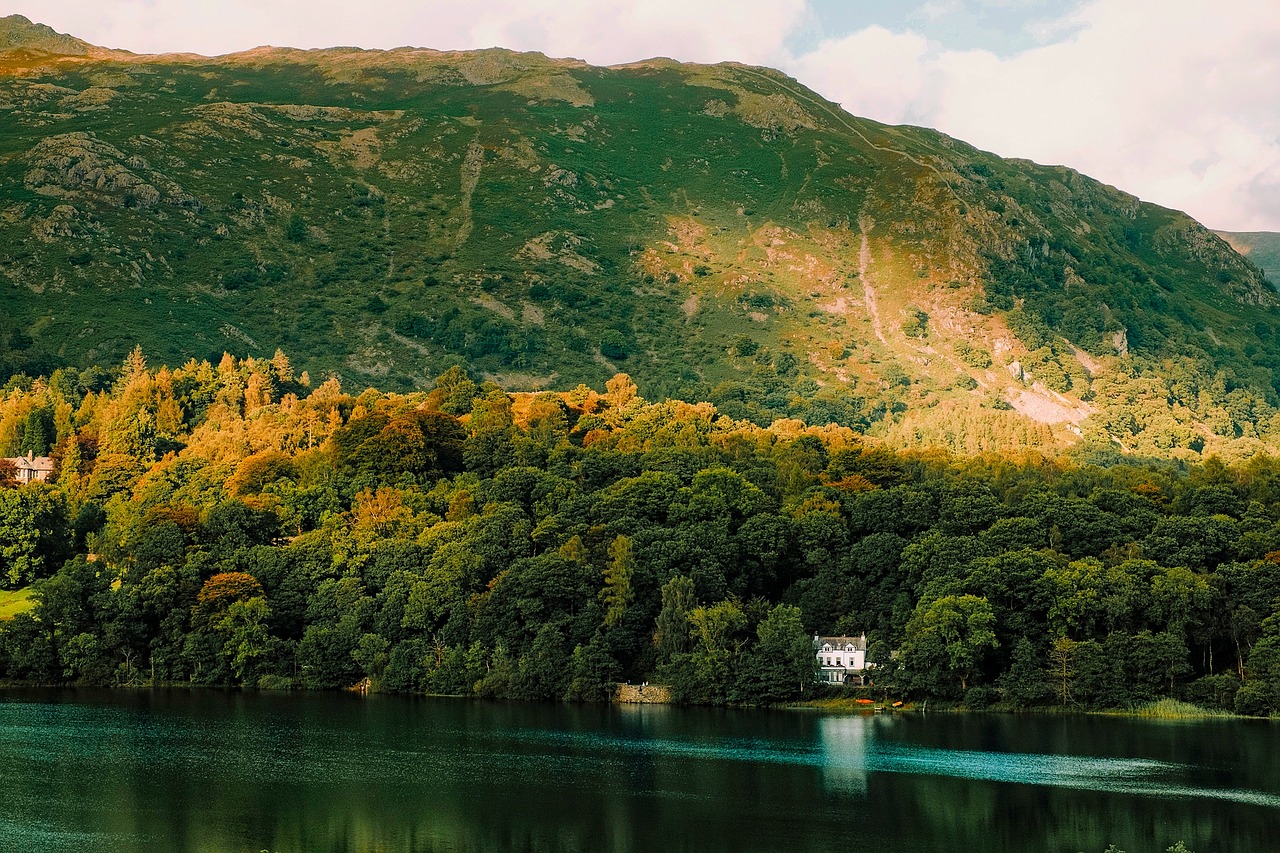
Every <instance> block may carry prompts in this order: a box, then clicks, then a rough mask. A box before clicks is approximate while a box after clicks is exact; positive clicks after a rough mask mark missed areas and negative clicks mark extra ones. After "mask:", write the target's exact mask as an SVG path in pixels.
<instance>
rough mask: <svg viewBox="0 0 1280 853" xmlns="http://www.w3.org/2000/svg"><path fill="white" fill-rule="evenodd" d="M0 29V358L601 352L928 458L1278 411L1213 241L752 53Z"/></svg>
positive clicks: (1240, 431) (1240, 428)
mask: <svg viewBox="0 0 1280 853" xmlns="http://www.w3.org/2000/svg"><path fill="white" fill-rule="evenodd" d="M3 23H4V27H3V30H0V32H2V33H3V35H2V36H0V44H7V45H9V47H7V48H5V49H3V50H2V51H0V179H2V180H3V186H4V187H5V189H4V191H3V194H2V195H0V283H2V284H0V317H3V318H7V319H6V320H0V344H7V346H5V347H3V349H0V352H3V353H4V355H3V358H4V359H6V361H5V362H4V363H3V364H0V368H6V367H7V368H10V369H11V370H27V371H29V372H33V373H34V372H38V371H43V372H47V371H49V370H51V369H52V368H54V367H56V366H58V365H61V364H70V365H79V366H84V365H87V364H90V363H98V364H111V363H118V362H119V360H120V359H121V358H123V357H124V355H126V354H127V353H128V352H130V351H131V350H132V349H133V347H134V346H135V345H136V344H141V346H142V348H143V351H144V352H145V353H146V355H147V356H148V357H149V358H150V359H152V361H153V362H161V361H165V362H169V363H176V362H180V361H183V360H185V359H187V358H190V357H197V358H211V359H217V358H218V357H219V356H220V355H221V353H222V352H223V351H231V352H233V353H235V354H237V355H240V356H245V355H248V356H254V357H259V358H261V357H270V356H271V355H272V353H274V352H275V350H276V349H277V348H280V349H283V350H284V351H285V352H286V353H287V354H288V355H289V357H290V358H291V359H292V360H293V362H294V364H295V365H296V366H297V367H299V368H300V369H303V368H305V369H307V370H309V371H311V372H312V373H313V374H314V375H316V376H317V377H318V376H320V375H321V374H324V373H328V372H336V373H338V374H340V375H341V377H342V378H343V380H344V382H345V383H346V384H347V385H348V386H352V385H355V386H359V387H363V386H365V385H370V384H377V385H379V386H382V387H385V388H393V389H394V388H400V389H406V388H411V387H418V386H422V385H423V384H424V383H427V382H428V381H429V380H430V378H431V377H433V376H434V375H436V374H438V373H439V372H441V371H442V370H443V369H445V368H446V367H448V366H449V365H452V364H456V363H465V364H466V365H467V366H468V368H469V369H471V370H473V371H474V372H476V373H478V374H480V375H483V376H484V377H486V378H489V379H493V380H495V381H498V382H500V383H501V384H503V385H504V386H505V387H508V388H512V389H517V390H518V389H537V388H553V389H569V388H573V387H574V386H575V385H577V384H578V383H589V384H594V385H596V386H597V387H598V386H599V385H600V384H601V383H602V382H603V380H604V379H605V378H607V377H608V376H610V375H612V374H613V373H614V372H617V371H626V372H628V373H630V374H632V375H633V377H634V378H635V380H636V382H637V384H638V385H639V387H640V390H641V392H642V393H644V394H646V395H649V396H650V397H660V396H678V397H682V398H684V399H705V400H710V401H711V402H713V403H715V404H716V406H717V408H718V409H719V410H720V411H721V412H722V413H724V414H727V415H729V416H731V417H735V418H744V419H750V420H754V421H756V422H758V423H767V422H769V421H771V420H773V419H775V418H778V417H796V418H801V419H804V420H807V421H809V422H813V423H827V422H828V421H836V422H840V423H843V424H848V425H851V426H854V427H857V428H859V429H863V430H866V431H869V432H871V433H874V434H879V435H883V436H885V437H888V438H890V439H893V440H895V441H898V442H901V443H936V444H942V445H946V446H950V447H953V448H955V449H958V450H962V451H980V450H988V449H1008V448H1017V447H1036V446H1045V445H1049V446H1065V445H1068V444H1072V443H1078V442H1080V441H1082V440H1083V441H1084V442H1085V443H1087V444H1090V445H1097V446H1108V445H1109V446H1112V447H1116V448H1121V449H1123V450H1126V451H1141V452H1149V453H1158V454H1161V455H1166V454H1174V455H1187V454H1195V453H1198V452H1207V451H1219V450H1223V449H1225V448H1228V447H1232V448H1236V451H1234V452H1240V453H1247V452H1253V451H1255V450H1257V449H1259V448H1260V447H1262V446H1264V445H1266V443H1267V442H1269V441H1270V440H1271V437H1272V436H1273V434H1274V433H1275V431H1276V430H1278V429H1280V419H1278V418H1275V415H1276V408H1275V407H1276V404H1277V391H1276V386H1277V383H1278V382H1280V378H1278V377H1280V373H1277V370H1278V369H1280V349H1278V348H1277V338H1276V335H1277V328H1278V324H1280V312H1278V311H1277V307H1278V303H1280V299H1278V298H1277V295H1276V293H1275V290H1274V289H1273V287H1272V286H1271V285H1270V284H1269V283H1268V282H1267V281H1266V280H1265V279H1264V277H1263V275H1262V273H1261V271H1260V270H1259V269H1258V267H1257V266H1255V265H1254V264H1253V263H1251V262H1250V261H1249V260H1248V259H1247V258H1244V257H1241V256H1240V255H1239V254H1237V252H1235V251H1233V250H1232V248H1231V247H1230V246H1229V245H1228V244H1227V242H1225V241H1224V240H1223V239H1222V238H1220V237H1219V236H1217V235H1215V234H1214V233H1212V232H1210V231H1208V230H1206V229H1205V228H1203V227H1202V226H1200V225H1199V224H1198V223H1196V222H1195V221H1193V220H1192V219H1190V218H1189V217H1187V216H1186V215H1184V214H1182V213H1179V212H1177V211H1172V210H1167V209H1164V208H1161V207H1157V206H1155V205H1151V204H1147V203H1144V202H1141V201H1140V200H1138V199H1137V198H1135V197H1134V196H1132V195H1129V194H1127V193H1124V192H1122V191H1120V190H1118V189H1115V188H1113V187H1109V186H1105V185H1103V184H1100V183H1098V182H1097V181H1094V180H1092V179H1090V178H1088V177H1086V176H1083V175H1081V174H1079V173H1078V172H1075V171H1073V170H1071V169H1068V168H1064V167H1058V166H1041V165H1037V164H1034V163H1030V162H1027V161H1022V160H1006V159H1001V158H999V157H996V156H994V155H992V154H989V153H986V152H983V151H980V150H978V149H976V148H974V147H972V146H970V145H967V144H965V143H963V142H960V141H958V140H955V139H952V138H950V137H948V136H945V135H944V134H941V133H938V132H936V131H933V130H928V129H924V128H917V127H891V126H886V125H882V124H878V123H876V122H873V121H869V120H867V119H862V118H858V117H855V116H852V115H849V114H848V113H845V112H844V111H842V110H841V109H840V108H839V107H838V106H837V105H836V104H833V103H831V102H829V101H827V100H825V99H823V98H822V97H821V96H819V95H817V94H815V93H814V92H812V91H810V90H808V89H806V88H804V87H803V86H801V85H800V84H799V83H797V82H796V81H794V80H792V79H790V78H788V77H786V76H784V75H782V74H781V73H779V72H777V71H772V70H769V69H765V68H755V67H749V66H745V65H739V64H733V63H725V64H720V65H712V66H708V65H692V64H681V63H678V62H674V61H672V60H667V59H654V60H649V61H646V62H638V63H633V64H629V65H623V66H616V67H610V68H600V67H593V66H590V65H587V64H585V63H583V62H580V61H577V60H569V59H551V58H548V57H545V56H543V55H541V54H536V53H513V52H511V51H506V50H499V49H492V50H484V51H473V52H448V51H437V50H428V49H420V48H400V49H396V50H390V51H365V50H357V49H354V48H332V49H325V50H294V49H286V48H272V47H262V48H257V49H254V50H250V51H246V52H243V53H238V54H231V55H228V56H221V57H214V58H209V57H200V56H193V55H159V56H140V55H133V54H129V53H126V52H123V51H110V50H106V49H103V48H96V47H93V46H91V45H87V44H86V43H84V42H82V41H79V40H77V39H73V38H71V37H70V36H60V35H58V34H56V33H53V32H52V31H51V30H49V29H48V28H46V27H40V26H38V25H34V24H31V23H30V22H27V21H26V20H25V19H22V18H18V17H16V16H15V17H10V18H7V19H4V22H3ZM1273 421H1275V426H1274V427H1273Z"/></svg>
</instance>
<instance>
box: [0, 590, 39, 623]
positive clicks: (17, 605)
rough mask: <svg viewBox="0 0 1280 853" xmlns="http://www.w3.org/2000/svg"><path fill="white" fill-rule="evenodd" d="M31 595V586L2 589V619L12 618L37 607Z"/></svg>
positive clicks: (0, 601) (0, 616)
mask: <svg viewBox="0 0 1280 853" xmlns="http://www.w3.org/2000/svg"><path fill="white" fill-rule="evenodd" d="M35 605H36V603H35V600H34V599H33V598H32V597H31V588H30V587H27V588H26V589H16V590H9V589H5V590H0V619H12V618H13V617H15V616H17V615H18V614H19V613H26V612H27V611H28V610H30V609H31V608H32V607H35Z"/></svg>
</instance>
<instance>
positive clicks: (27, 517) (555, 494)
mask: <svg viewBox="0 0 1280 853" xmlns="http://www.w3.org/2000/svg"><path fill="white" fill-rule="evenodd" d="M28 453H31V454H33V455H35V456H42V455H49V456H51V457H52V458H53V459H54V461H55V464H56V471H55V476H54V477H53V479H52V480H51V481H50V482H49V483H32V484H27V485H18V484H17V482H16V481H15V480H14V478H13V471H12V469H11V468H8V467H6V468H3V469H0V484H2V485H3V488H0V589H2V590H5V591H7V592H3V593H0V595H9V596H13V597H14V598H15V600H19V601H25V602H26V604H25V605H24V606H20V607H17V608H15V609H16V610H17V611H18V612H16V614H15V615H13V616H12V618H9V619H7V620H6V621H3V622H0V678H3V679H7V680H9V681H13V682H33V683H45V684H81V685H126V686H127V685H132V686H145V685H158V684H194V685H218V686H243V687H253V688H262V689H294V688H302V689H332V688H344V687H350V686H352V685H355V684H357V683H361V682H363V683H364V684H366V685H368V686H369V687H370V688H371V689H374V690H382V691H391V692H404V693H436V694H463V695H476V696H485V697H504V698H519V699H540V700H570V701H601V700H607V699H609V698H610V697H611V696H612V695H613V689H614V685H615V684H616V683H618V682H622V681H633V682H638V681H650V682H651V683H662V684H667V685H670V688H671V691H672V695H673V698H674V699H675V700H677V701H680V702H689V703H708V704H721V703H733V704H766V703H778V702H788V701H795V700H803V699H811V698H817V697H821V696H824V695H828V693H827V692H824V691H830V690H832V688H822V687H819V686H818V685H816V684H815V683H814V675H815V672H814V667H815V659H814V654H813V647H812V637H813V635H814V634H815V633H821V634H836V633H840V634H858V633H861V632H863V631H865V632H866V634H867V636H868V638H869V658H870V659H871V660H872V661H873V662H875V663H876V665H877V667H876V669H875V671H874V675H875V677H874V686H872V687H869V688H863V689H862V690H863V692H862V693H859V694H858V695H869V696H873V697H876V698H896V699H903V700H907V701H912V700H916V701H921V700H932V701H935V702H945V703H952V704H956V705H961V706H963V707H968V708H987V707H997V708H1010V709H1013V708H1027V707H1037V706H1067V707H1072V708H1083V709H1106V708H1129V707H1135V706H1137V705H1140V704H1143V703H1147V702H1151V701H1154V700H1158V699H1161V698H1164V697H1173V698H1177V699H1181V700H1185V701H1190V702H1193V703H1196V704H1199V705H1202V706H1204V707H1207V708H1212V709H1221V710H1227V711H1234V712H1237V713H1242V714H1251V715H1269V714H1272V713H1275V712H1278V711H1280V610H1278V609H1277V600H1278V599H1280V460H1277V459H1274V458H1271V457H1269V456H1266V455H1258V456H1255V457H1253V458H1252V459H1249V460H1247V461H1245V462H1242V463H1236V464H1231V465H1228V464H1225V463H1223V462H1221V461H1219V460H1218V459H1216V458H1214V457H1209V458H1206V459H1204V460H1203V461H1199V462H1196V463H1191V462H1187V461H1185V460H1168V459H1163V460H1162V459H1155V458H1138V457H1135V456H1129V455H1123V454H1121V453H1120V452H1118V451H1116V450H1114V449H1111V448H1108V447H1105V446H1098V447H1089V446H1085V447H1080V448H1077V449H1076V450H1074V451H1072V452H1070V453H1068V454H1056V455H1052V456H1051V455H1046V454H1040V453H1023V454H1018V455H995V454H988V455H978V456H960V455H955V454H952V453H948V452H945V451H942V450H931V449H927V448H919V447H915V448H901V447H900V448H894V447H891V446H889V445H887V444H886V443H884V442H882V441H877V440H873V439H870V438H867V437H865V436H863V435H860V434H858V433H856V432H854V431H852V430H850V429H849V428H846V427H839V426H835V425H828V426H814V425H810V424H806V423H804V422H803V421H799V420H794V419H779V420H775V421H774V422H773V423H771V424H770V425H768V426H759V425H758V424H755V423H752V422H750V421H746V420H738V419H734V418H732V417H730V416H729V415H726V414H724V413H721V412H719V411H718V410H717V409H716V407H715V406H713V405H712V404H711V403H706V402H696V403H690V402H682V401H679V400H664V401H660V402H649V401H646V400H644V399H641V397H640V396H639V395H638V392H637V388H636V385H635V383H634V382H633V381H632V380H631V378H630V377H629V376H627V375H626V374H618V375H616V376H614V377H613V378H612V379H611V380H610V381H609V382H608V383H607V385H606V387H605V388H604V389H603V390H596V389H592V388H589V387H586V386H582V385H580V386H578V387H577V388H575V389H573V390H571V391H568V392H541V393H515V394H512V393H507V392H506V391H504V390H503V389H502V388H500V387H498V386H497V385H495V384H493V383H492V382H488V381H482V380H481V379H480V377H479V376H477V375H474V374H472V373H471V372H469V370H468V368H467V366H466V365H465V364H458V365H456V366H454V367H451V368H450V369H448V370H447V371H445V372H444V373H442V374H441V375H440V376H439V377H438V378H436V379H435V380H434V383H433V384H432V387H430V389H429V390H425V389H424V390H421V391H417V392H413V393H405V394H401V393H390V392H382V391H378V390H376V389H367V390H363V391H361V392H359V393H357V394H352V393H349V392H348V391H346V390H344V389H343V388H342V386H341V383H340V382H339V380H338V379H337V378H335V377H330V378H327V379H325V380H324V381H323V382H319V383H315V384H314V385H313V383H312V381H311V378H310V377H309V376H307V375H306V374H305V373H304V374H300V375H295V373H294V371H293V369H292V367H291V365H290V362H289V359H288V358H287V356H285V354H284V353H281V352H277V354H276V356H275V357H274V358H273V359H270V360H266V359H253V358H245V359H237V358H235V357H233V356H231V355H225V356H224V357H223V358H222V360H221V362H220V363H218V364H216V365H215V364H212V363H210V362H198V361H194V360H192V361H189V362H187V363H186V364H184V365H182V366H181V367H177V368H169V367H160V368H159V369H153V368H151V367H149V366H148V365H147V362H146V359H145V357H144V355H143V353H142V352H141V351H140V350H135V351H134V352H133V353H132V354H131V355H130V356H129V357H128V358H127V359H125V361H124V363H123V364H121V365H119V366H118V367H114V368H109V369H107V368H90V369H87V370H81V371H77V370H74V369H70V368H63V369H59V370H56V371H54V372H52V373H51V374H49V375H47V376H42V377H35V378H33V377H30V376H27V375H18V376H15V377H13V378H11V379H10V380H9V381H8V383H7V384H6V385H5V388H4V392H3V399H0V456H5V457H16V456H19V455H22V456H25V455H27V454H28ZM366 679H367V681H365V680H366ZM844 689H845V688H839V689H838V690H844Z"/></svg>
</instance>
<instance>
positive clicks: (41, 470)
mask: <svg viewBox="0 0 1280 853" xmlns="http://www.w3.org/2000/svg"><path fill="white" fill-rule="evenodd" d="M9 461H10V462H12V463H13V467H14V472H13V476H14V478H15V479H17V481H18V482H19V483H20V484H22V485H26V484H27V483H30V482H32V481H39V482H41V483H43V482H45V481H47V480H48V479H49V478H50V477H51V476H53V460H52V459H50V458H49V457H48V456H36V455H35V454H34V453H32V452H31V451H30V450H28V451H27V455H26V456H15V457H13V458H11V459H9Z"/></svg>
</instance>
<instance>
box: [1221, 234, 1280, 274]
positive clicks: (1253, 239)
mask: <svg viewBox="0 0 1280 853" xmlns="http://www.w3.org/2000/svg"><path fill="white" fill-rule="evenodd" d="M1215 233H1216V234H1217V235H1218V236H1219V237H1221V238H1222V239H1223V240H1226V241H1227V243H1228V244H1230V246H1231V248H1233V249H1235V250H1236V251H1237V252H1239V253H1240V254H1242V255H1244V256H1245V257H1246V258H1248V259H1249V260H1251V261H1253V262H1254V263H1255V264H1257V265H1258V267H1259V269H1261V270H1262V272H1263V274H1264V275H1265V276H1267V278H1269V279H1270V280H1271V281H1272V282H1277V281H1280V233H1277V232H1275V231H1217V232H1215Z"/></svg>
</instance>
